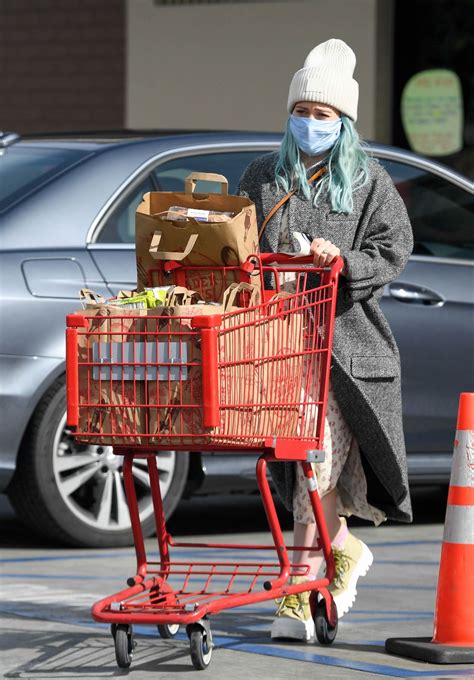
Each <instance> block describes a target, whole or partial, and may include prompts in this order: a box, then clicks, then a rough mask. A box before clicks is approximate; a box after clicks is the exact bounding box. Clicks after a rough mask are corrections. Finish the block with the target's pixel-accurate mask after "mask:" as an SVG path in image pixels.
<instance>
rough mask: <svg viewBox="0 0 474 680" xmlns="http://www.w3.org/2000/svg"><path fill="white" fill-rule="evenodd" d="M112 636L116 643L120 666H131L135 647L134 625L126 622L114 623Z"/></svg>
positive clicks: (117, 658)
mask: <svg viewBox="0 0 474 680" xmlns="http://www.w3.org/2000/svg"><path fill="white" fill-rule="evenodd" d="M112 636H113V638H114V643H115V659H116V661H117V666H118V667H119V668H129V667H130V664H131V663H132V656H133V650H134V648H135V643H134V640H133V630H132V626H129V625H127V624H126V623H113V624H112Z"/></svg>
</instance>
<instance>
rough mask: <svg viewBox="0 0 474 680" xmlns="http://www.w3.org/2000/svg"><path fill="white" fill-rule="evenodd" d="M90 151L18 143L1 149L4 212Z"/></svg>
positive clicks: (0, 187)
mask: <svg viewBox="0 0 474 680" xmlns="http://www.w3.org/2000/svg"><path fill="white" fill-rule="evenodd" d="M89 154H90V151H88V150H79V149H64V148H59V149H57V148H54V149H53V148H49V147H43V146H37V147H34V146H27V145H25V146H21V145H19V144H18V145H16V146H12V147H8V148H6V149H2V150H1V152H0V212H4V211H6V210H8V209H9V208H11V207H12V206H13V205H14V204H15V203H17V202H18V201H20V200H22V199H24V198H25V196H26V195H27V194H29V193H31V192H32V191H36V189H39V187H40V186H42V185H44V184H45V183H46V182H49V181H50V180H51V179H53V177H56V176H57V175H59V174H60V173H61V172H64V171H65V170H67V169H68V168H70V167H71V166H73V165H75V164H76V163H78V162H79V161H81V160H82V159H84V158H85V157H86V156H88V155H89Z"/></svg>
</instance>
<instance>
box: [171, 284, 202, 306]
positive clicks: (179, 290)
mask: <svg viewBox="0 0 474 680" xmlns="http://www.w3.org/2000/svg"><path fill="white" fill-rule="evenodd" d="M200 300H202V297H201V296H200V294H199V293H198V292H197V291H195V290H190V289H189V288H185V287H184V286H172V288H170V290H169V291H168V293H167V295H166V298H165V302H164V304H165V307H180V306H182V305H193V304H196V303H197V302H198V301H200Z"/></svg>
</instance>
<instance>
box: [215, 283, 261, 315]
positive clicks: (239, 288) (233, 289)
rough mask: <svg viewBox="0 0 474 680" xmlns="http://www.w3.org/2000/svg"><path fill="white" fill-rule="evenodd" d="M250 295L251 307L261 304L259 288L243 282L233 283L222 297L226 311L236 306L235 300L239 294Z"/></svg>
mask: <svg viewBox="0 0 474 680" xmlns="http://www.w3.org/2000/svg"><path fill="white" fill-rule="evenodd" d="M243 292H246V293H250V299H249V304H248V306H249V307H255V306H256V305H258V304H260V289H259V288H258V286H254V285H252V284H251V283H246V282H245V281H242V282H241V283H236V282H234V283H231V284H230V286H229V287H228V288H226V290H225V291H224V295H223V296H222V304H223V306H224V311H225V310H227V309H229V308H230V307H232V306H233V305H234V302H235V298H236V297H237V295H238V294H239V293H243Z"/></svg>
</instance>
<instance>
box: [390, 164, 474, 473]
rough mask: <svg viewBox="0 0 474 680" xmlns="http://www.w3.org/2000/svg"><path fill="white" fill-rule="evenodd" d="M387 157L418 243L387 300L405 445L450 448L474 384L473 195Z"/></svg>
mask: <svg viewBox="0 0 474 680" xmlns="http://www.w3.org/2000/svg"><path fill="white" fill-rule="evenodd" d="M382 163H383V165H384V166H385V168H386V169H387V170H388V172H389V173H390V175H391V177H392V179H393V181H394V183H395V185H396V187H397V189H398V190H399V192H400V194H401V196H402V198H403V200H404V202H405V205H406V207H407V210H408V214H409V216H410V219H411V223H412V227H413V233H414V242H415V243H414V250H413V255H412V257H411V258H410V260H409V262H408V264H407V266H406V268H405V270H404V271H403V272H402V274H401V275H400V277H399V278H398V279H397V281H394V282H393V283H391V284H390V285H388V286H387V287H386V290H385V294H384V297H383V299H382V308H383V311H384V313H385V314H386V316H387V318H388V320H389V323H390V325H391V327H392V329H393V331H394V334H395V337H396V339H397V342H398V345H399V347H400V353H401V359H402V389H403V412H404V426H405V435H406V442H407V450H408V452H409V453H424V452H431V453H433V452H438V453H439V454H443V453H445V454H449V453H450V452H452V444H453V438H454V433H455V428H456V414H457V403H458V398H459V394H460V392H463V391H472V389H473V385H474V353H473V349H472V348H473V347H474V214H473V210H474V196H473V194H472V191H469V190H468V188H467V187H466V188H464V187H463V186H461V185H457V184H456V183H455V182H454V181H453V180H451V179H449V178H448V177H443V176H441V175H439V174H435V173H434V172H429V171H428V170H426V169H424V168H420V167H416V166H414V165H410V164H408V163H404V162H402V161H395V160H388V159H385V160H383V159H382ZM433 465H434V467H436V462H433ZM433 472H435V471H434V470H433Z"/></svg>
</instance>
